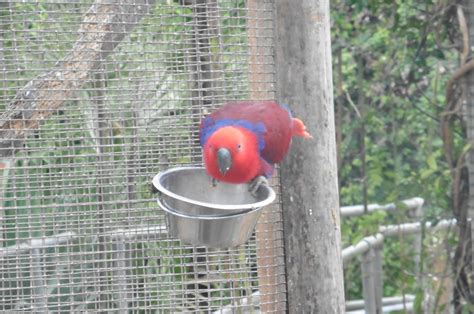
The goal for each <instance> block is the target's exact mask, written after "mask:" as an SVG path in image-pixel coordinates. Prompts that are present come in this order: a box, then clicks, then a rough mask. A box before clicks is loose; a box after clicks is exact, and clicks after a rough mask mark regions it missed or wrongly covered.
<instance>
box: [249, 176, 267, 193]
mask: <svg viewBox="0 0 474 314" xmlns="http://www.w3.org/2000/svg"><path fill="white" fill-rule="evenodd" d="M262 184H265V185H269V184H268V180H267V178H265V177H264V176H258V177H256V178H255V179H253V180H252V181H251V182H250V183H249V192H250V193H251V194H252V195H253V196H255V197H257V191H258V189H259V188H260V186H261V185H262Z"/></svg>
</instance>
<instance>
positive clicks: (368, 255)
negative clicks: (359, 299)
mask: <svg viewBox="0 0 474 314" xmlns="http://www.w3.org/2000/svg"><path fill="white" fill-rule="evenodd" d="M360 267H361V271H362V286H363V294H364V302H365V311H366V313H382V296H383V282H382V254H381V248H374V247H372V248H370V249H369V250H368V251H367V252H365V253H363V254H362V256H361V261H360Z"/></svg>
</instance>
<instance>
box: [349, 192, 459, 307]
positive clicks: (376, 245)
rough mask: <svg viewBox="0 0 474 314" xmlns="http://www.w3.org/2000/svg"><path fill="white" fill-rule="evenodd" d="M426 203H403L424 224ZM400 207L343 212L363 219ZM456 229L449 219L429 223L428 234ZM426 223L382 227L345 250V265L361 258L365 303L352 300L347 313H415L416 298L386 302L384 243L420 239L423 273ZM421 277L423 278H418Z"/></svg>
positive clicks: (417, 251) (417, 248) (418, 249)
mask: <svg viewBox="0 0 474 314" xmlns="http://www.w3.org/2000/svg"><path fill="white" fill-rule="evenodd" d="M423 203H424V201H423V199H421V198H412V199H409V200H405V201H403V202H402V204H403V206H405V207H406V208H407V209H408V210H409V211H411V213H412V217H415V218H416V219H417V220H421V217H422V214H423V208H422V207H423ZM396 209H397V205H396V204H394V203H392V204H387V205H378V204H371V205H368V206H367V211H365V208H364V206H363V205H357V206H347V207H342V208H341V216H342V217H350V216H360V215H363V214H364V213H366V212H369V213H370V212H374V211H377V210H385V211H394V210H396ZM455 226H456V220H455V219H446V220H441V221H439V222H438V223H437V224H436V225H433V224H432V223H431V222H426V223H425V226H424V227H425V231H426V232H435V231H438V230H442V229H448V228H452V227H455ZM421 231H422V223H421V222H419V221H418V222H413V223H404V224H400V225H389V226H379V231H378V233H377V234H375V235H371V236H368V237H365V238H364V239H362V240H361V241H359V242H358V243H357V244H354V245H350V246H348V247H346V248H345V249H343V250H342V259H343V263H344V264H347V263H348V262H350V260H351V259H353V258H355V257H356V256H360V257H361V276H362V290H363V296H364V299H363V300H351V301H347V302H346V311H347V312H346V313H351V314H355V313H388V312H390V311H396V310H405V311H407V312H411V311H412V310H413V303H414V296H412V295H405V296H404V297H392V298H384V297H383V295H382V293H383V276H382V274H383V269H382V262H383V257H382V251H383V243H384V240H385V239H386V238H389V237H393V236H399V235H409V234H414V235H416V237H415V241H414V252H415V254H414V259H415V265H416V269H419V263H420V256H421V253H422V242H421V241H422V238H421ZM417 276H421V274H417Z"/></svg>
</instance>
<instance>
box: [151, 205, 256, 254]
mask: <svg viewBox="0 0 474 314" xmlns="http://www.w3.org/2000/svg"><path fill="white" fill-rule="evenodd" d="M158 205H159V206H160V207H161V208H162V209H163V210H164V211H165V212H166V213H167V215H166V222H167V226H168V231H169V234H170V235H171V236H173V237H177V238H179V239H180V240H181V241H183V242H185V243H189V244H192V245H196V246H206V247H210V248H230V247H234V246H237V245H240V244H243V243H245V242H247V240H248V239H249V238H250V236H251V235H252V232H253V229H254V228H255V225H256V224H257V221H258V218H259V217H260V215H261V214H262V210H263V207H257V208H255V209H253V210H251V211H247V212H245V213H241V214H234V215H228V216H220V217H212V216H202V217H196V216H189V215H185V214H182V213H178V212H176V211H174V210H173V209H172V208H169V207H168V206H167V205H165V204H164V203H162V202H161V201H160V200H159V199H158Z"/></svg>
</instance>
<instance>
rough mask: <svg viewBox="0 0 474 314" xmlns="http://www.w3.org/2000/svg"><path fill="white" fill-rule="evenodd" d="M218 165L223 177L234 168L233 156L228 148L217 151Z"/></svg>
mask: <svg viewBox="0 0 474 314" xmlns="http://www.w3.org/2000/svg"><path fill="white" fill-rule="evenodd" d="M217 165H218V166H219V172H220V173H221V174H222V175H225V174H226V173H227V171H229V169H230V167H231V166H232V156H231V155H230V151H229V150H228V149H227V148H219V149H218V150H217Z"/></svg>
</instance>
